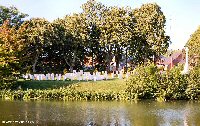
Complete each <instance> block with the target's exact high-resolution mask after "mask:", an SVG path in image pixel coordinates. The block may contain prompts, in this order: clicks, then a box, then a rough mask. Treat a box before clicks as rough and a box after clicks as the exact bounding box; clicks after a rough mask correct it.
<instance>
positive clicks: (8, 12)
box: [0, 5, 28, 26]
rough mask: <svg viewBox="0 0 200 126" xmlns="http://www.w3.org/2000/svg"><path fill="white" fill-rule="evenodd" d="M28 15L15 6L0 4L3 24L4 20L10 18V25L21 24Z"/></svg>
mask: <svg viewBox="0 0 200 126" xmlns="http://www.w3.org/2000/svg"><path fill="white" fill-rule="evenodd" d="M27 16H28V15H27V14H24V13H21V12H20V11H19V10H18V9H17V8H16V7H14V6H11V7H5V6H1V5H0V25H2V24H3V22H4V21H6V20H9V24H10V25H16V26H19V25H21V24H22V23H23V21H24V18H26V17H27Z"/></svg>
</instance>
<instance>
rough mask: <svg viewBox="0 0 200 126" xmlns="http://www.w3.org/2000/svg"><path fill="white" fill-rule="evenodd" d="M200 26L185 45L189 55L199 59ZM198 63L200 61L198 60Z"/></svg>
mask: <svg viewBox="0 0 200 126" xmlns="http://www.w3.org/2000/svg"><path fill="white" fill-rule="evenodd" d="M199 43H200V26H199V27H198V29H197V30H196V31H195V32H194V33H193V34H192V35H191V36H190V39H189V40H188V42H187V43H186V46H188V48H189V55H190V57H192V56H197V57H200V44H199ZM190 61H191V60H190ZM199 61H200V59H199Z"/></svg>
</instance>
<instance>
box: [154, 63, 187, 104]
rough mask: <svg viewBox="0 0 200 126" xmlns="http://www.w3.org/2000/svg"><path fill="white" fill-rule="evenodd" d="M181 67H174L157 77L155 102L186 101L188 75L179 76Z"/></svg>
mask: <svg viewBox="0 0 200 126" xmlns="http://www.w3.org/2000/svg"><path fill="white" fill-rule="evenodd" d="M182 70H183V66H175V67H174V68H173V69H171V70H170V71H166V72H165V73H163V74H160V76H159V79H158V80H159V82H158V83H159V86H158V87H159V88H158V89H157V94H156V97H157V100H162V101H163V100H177V99H179V100H180V99H186V94H185V90H186V88H187V78H188V75H183V74H181V71H182Z"/></svg>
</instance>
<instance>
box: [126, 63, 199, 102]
mask: <svg viewBox="0 0 200 126" xmlns="http://www.w3.org/2000/svg"><path fill="white" fill-rule="evenodd" d="M181 70H183V67H182V66H177V67H174V68H173V69H172V70H170V71H166V72H165V73H161V72H159V70H158V69H157V68H156V66H154V65H153V64H150V65H146V66H140V67H138V68H136V70H135V74H134V75H133V76H132V77H131V78H130V80H129V81H128V83H127V88H126V92H127V93H128V97H129V99H156V100H159V101H165V100H183V99H184V100H186V99H198V100H199V85H200V81H199V78H200V72H199V67H195V68H194V69H193V70H191V71H190V73H189V74H186V75H185V74H181Z"/></svg>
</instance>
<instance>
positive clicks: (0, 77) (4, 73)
mask: <svg viewBox="0 0 200 126" xmlns="http://www.w3.org/2000/svg"><path fill="white" fill-rule="evenodd" d="M16 34H17V32H16V30H15V28H14V27H13V28H10V26H9V21H6V22H4V24H3V25H2V26H0V89H2V88H9V87H11V86H12V84H13V83H14V81H15V80H16V78H15V77H17V75H18V72H19V59H18V52H19V51H20V50H21V48H22V42H21V41H17V37H18V36H17V35H16Z"/></svg>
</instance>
